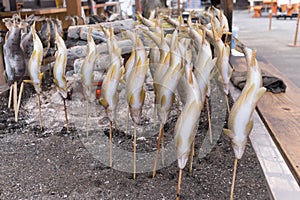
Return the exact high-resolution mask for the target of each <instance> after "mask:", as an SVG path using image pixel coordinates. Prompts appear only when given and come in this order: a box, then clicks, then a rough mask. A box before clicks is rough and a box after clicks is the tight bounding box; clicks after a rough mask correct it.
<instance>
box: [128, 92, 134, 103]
mask: <svg viewBox="0 0 300 200" xmlns="http://www.w3.org/2000/svg"><path fill="white" fill-rule="evenodd" d="M133 104H134V95H133V94H130V95H129V105H133Z"/></svg>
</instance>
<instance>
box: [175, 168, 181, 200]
mask: <svg viewBox="0 0 300 200" xmlns="http://www.w3.org/2000/svg"><path fill="white" fill-rule="evenodd" d="M181 177H182V169H179V175H178V185H177V192H176V200H179V199H180V185H181Z"/></svg>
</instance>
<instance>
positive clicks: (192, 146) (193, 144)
mask: <svg viewBox="0 0 300 200" xmlns="http://www.w3.org/2000/svg"><path fill="white" fill-rule="evenodd" d="M194 148H195V139H194V141H193V143H192V145H191V153H190V169H189V172H190V174H191V173H192V172H193V160H194V155H195V149H194Z"/></svg>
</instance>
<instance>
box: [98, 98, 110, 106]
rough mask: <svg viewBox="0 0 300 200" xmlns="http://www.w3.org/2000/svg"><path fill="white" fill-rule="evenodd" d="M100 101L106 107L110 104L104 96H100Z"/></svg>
mask: <svg viewBox="0 0 300 200" xmlns="http://www.w3.org/2000/svg"><path fill="white" fill-rule="evenodd" d="M99 102H100V104H101V105H102V106H103V107H104V108H107V107H108V106H109V105H108V103H107V101H106V100H105V99H104V98H100V100H99Z"/></svg>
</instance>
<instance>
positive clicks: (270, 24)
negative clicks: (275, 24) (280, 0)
mask: <svg viewBox="0 0 300 200" xmlns="http://www.w3.org/2000/svg"><path fill="white" fill-rule="evenodd" d="M270 11H271V12H270V13H269V18H270V20H269V31H270V30H271V28H272V18H273V0H271V10H270Z"/></svg>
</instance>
